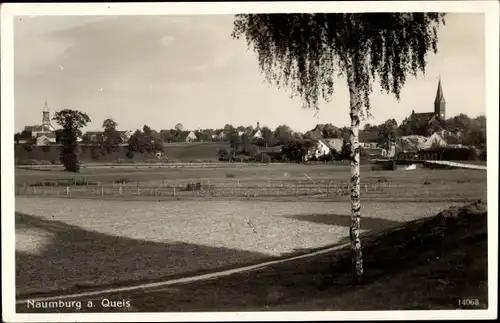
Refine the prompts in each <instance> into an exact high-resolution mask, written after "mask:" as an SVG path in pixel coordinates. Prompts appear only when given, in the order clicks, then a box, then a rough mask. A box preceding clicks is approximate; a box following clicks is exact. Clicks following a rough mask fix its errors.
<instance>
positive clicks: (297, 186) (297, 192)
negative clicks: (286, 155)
mask: <svg viewBox="0 0 500 323" xmlns="http://www.w3.org/2000/svg"><path fill="white" fill-rule="evenodd" d="M295 196H299V184H297V183H295Z"/></svg>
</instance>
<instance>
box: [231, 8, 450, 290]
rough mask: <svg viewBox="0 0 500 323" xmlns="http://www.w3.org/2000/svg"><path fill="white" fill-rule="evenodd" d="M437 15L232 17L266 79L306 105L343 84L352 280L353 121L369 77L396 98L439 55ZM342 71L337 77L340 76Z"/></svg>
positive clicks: (355, 208)
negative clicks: (347, 129)
mask: <svg viewBox="0 0 500 323" xmlns="http://www.w3.org/2000/svg"><path fill="white" fill-rule="evenodd" d="M444 18H445V14H442V13H331V14H330V13H326V14H242V15H236V18H235V21H234V29H233V32H232V36H233V38H236V39H239V38H241V37H243V38H245V39H246V42H247V46H248V47H249V49H252V50H253V51H255V52H256V54H257V57H258V65H259V68H260V70H261V72H262V74H263V75H264V76H265V78H266V79H267V81H269V82H270V83H271V84H275V85H277V86H278V87H279V88H281V87H287V88H289V89H291V90H292V95H294V96H299V97H300V98H301V99H302V102H303V105H304V107H306V108H313V109H316V110H318V109H319V101H320V100H321V99H324V100H325V101H327V102H328V101H330V100H331V98H332V96H333V95H334V88H335V87H334V85H336V84H335V83H336V82H337V81H338V80H339V79H342V78H343V79H345V80H346V82H347V86H348V88H349V100H350V105H349V116H350V120H351V126H350V140H349V141H350V147H351V149H350V151H351V153H350V164H351V176H350V184H351V192H350V200H351V216H352V221H351V226H350V231H349V233H350V238H351V245H352V250H353V270H354V281H355V282H361V281H362V277H363V255H362V248H361V240H360V218H361V203H360V170H359V159H360V149H359V136H358V134H359V124H360V119H361V118H362V117H363V116H364V115H366V114H367V113H369V112H370V100H369V96H370V93H371V92H372V86H373V83H374V82H375V81H376V82H378V83H379V84H380V87H381V88H382V90H384V91H385V92H387V93H389V94H393V95H394V96H395V97H396V99H398V100H399V97H400V92H401V89H402V87H403V86H404V84H405V81H406V78H407V76H408V75H412V76H415V77H417V76H418V74H419V73H420V72H422V73H425V67H426V64H427V56H428V53H430V52H433V53H434V54H436V53H437V44H438V35H437V29H438V27H439V26H440V25H443V24H444V23H445V21H444ZM339 77H342V78H339Z"/></svg>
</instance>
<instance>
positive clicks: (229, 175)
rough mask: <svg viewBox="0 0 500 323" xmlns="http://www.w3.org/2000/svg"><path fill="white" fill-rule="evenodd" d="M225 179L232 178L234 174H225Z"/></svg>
mask: <svg viewBox="0 0 500 323" xmlns="http://www.w3.org/2000/svg"><path fill="white" fill-rule="evenodd" d="M226 177H227V178H233V177H234V174H233V173H227V174H226Z"/></svg>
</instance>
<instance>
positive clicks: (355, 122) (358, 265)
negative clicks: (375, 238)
mask: <svg viewBox="0 0 500 323" xmlns="http://www.w3.org/2000/svg"><path fill="white" fill-rule="evenodd" d="M347 83H348V86H349V99H350V113H349V115H350V117H351V129H350V136H349V139H350V140H349V141H350V146H351V149H350V161H351V182H350V183H351V227H350V230H349V236H350V238H351V246H352V251H353V259H352V261H353V272H354V281H355V282H356V283H359V282H361V280H362V278H363V253H362V248H361V239H360V233H359V231H360V222H361V201H360V194H361V185H360V171H359V162H360V148H359V123H360V112H361V108H362V106H361V100H360V93H359V91H358V90H357V88H356V83H355V80H354V75H353V73H352V66H350V68H348V69H347Z"/></svg>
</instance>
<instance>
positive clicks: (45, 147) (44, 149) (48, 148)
mask: <svg viewBox="0 0 500 323" xmlns="http://www.w3.org/2000/svg"><path fill="white" fill-rule="evenodd" d="M40 149H41V150H42V151H43V152H44V153H48V152H50V146H40Z"/></svg>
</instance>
